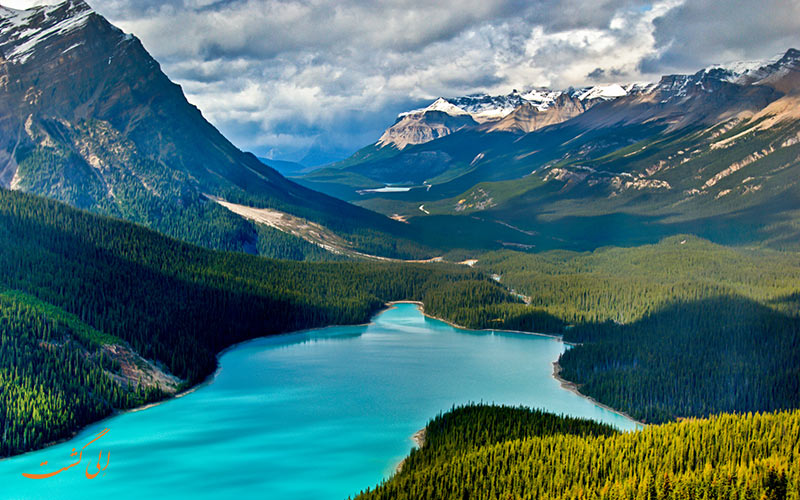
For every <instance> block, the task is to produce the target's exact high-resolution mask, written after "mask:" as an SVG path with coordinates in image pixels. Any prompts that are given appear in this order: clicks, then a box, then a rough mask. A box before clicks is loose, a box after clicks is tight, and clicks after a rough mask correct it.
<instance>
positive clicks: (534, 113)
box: [377, 84, 642, 149]
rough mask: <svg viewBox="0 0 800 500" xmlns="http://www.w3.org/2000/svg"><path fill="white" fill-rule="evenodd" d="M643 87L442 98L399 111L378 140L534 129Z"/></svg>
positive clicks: (400, 143) (393, 142)
mask: <svg viewBox="0 0 800 500" xmlns="http://www.w3.org/2000/svg"><path fill="white" fill-rule="evenodd" d="M641 88H642V87H641V86H637V85H629V86H627V87H623V86H621V85H618V84H611V85H600V86H594V87H582V88H577V89H575V88H570V89H568V90H552V89H547V88H532V89H528V90H525V91H523V92H519V91H517V90H514V91H512V92H511V93H510V94H507V95H499V96H493V95H488V94H472V95H468V96H462V97H453V98H447V99H445V98H443V97H439V98H438V99H436V100H435V101H433V103H431V104H430V105H429V106H427V107H425V108H419V109H414V110H411V111H406V112H403V113H400V114H399V115H398V116H397V121H396V122H395V123H394V125H392V126H391V127H389V128H388V129H387V130H386V132H384V134H383V135H382V136H381V138H380V139H379V140H378V142H377V146H379V147H385V146H393V147H396V148H398V149H403V148H405V147H406V146H408V145H411V144H424V143H426V142H429V141H432V140H434V139H438V138H440V137H444V136H446V135H448V134H451V133H453V132H455V131H457V130H462V129H464V128H470V127H480V128H481V129H482V130H486V131H501V130H502V131H513V132H532V131H534V130H537V129H539V128H541V127H543V126H547V125H553V124H555V123H560V122H562V121H564V120H567V119H569V118H572V117H574V116H576V114H579V113H582V112H583V111H585V110H587V109H589V108H590V107H591V106H593V105H594V104H596V103H598V102H604V101H608V100H612V99H616V98H618V97H623V96H626V95H628V94H629V92H630V91H638V90H640V89H641Z"/></svg>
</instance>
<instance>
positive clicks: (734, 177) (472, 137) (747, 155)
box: [301, 49, 800, 249]
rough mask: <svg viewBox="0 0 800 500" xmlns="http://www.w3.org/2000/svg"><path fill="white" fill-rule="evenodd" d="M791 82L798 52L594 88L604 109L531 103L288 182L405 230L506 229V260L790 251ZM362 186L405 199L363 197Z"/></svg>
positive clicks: (797, 138)
mask: <svg viewBox="0 0 800 500" xmlns="http://www.w3.org/2000/svg"><path fill="white" fill-rule="evenodd" d="M799 70H800V52H798V51H797V50H795V49H790V50H788V51H787V52H786V53H785V54H783V55H782V56H780V57H777V58H775V59H772V60H769V61H762V62H758V63H746V64H732V65H715V66H711V67H708V68H704V69H702V70H700V71H698V72H696V73H693V74H688V75H666V76H664V77H662V78H661V79H660V80H659V81H658V82H656V83H654V84H637V85H625V86H615V87H612V86H606V87H605V92H607V93H608V94H607V95H605V96H603V90H602V89H595V90H592V89H586V90H583V91H575V90H573V91H571V92H565V93H560V94H544V95H546V96H547V97H548V99H542V101H541V104H539V105H536V104H533V103H531V102H526V103H523V104H521V105H520V106H518V107H517V108H516V109H515V110H514V111H512V112H510V113H508V114H506V115H505V116H504V117H502V118H501V119H499V120H493V121H486V122H484V123H482V124H479V125H478V126H476V127H471V128H463V129H460V130H457V131H454V132H453V133H451V134H449V135H447V136H444V137H440V138H438V139H435V140H432V141H429V142H426V143H423V144H416V145H409V146H407V147H405V148H404V149H402V150H397V149H394V148H377V147H375V146H369V147H367V148H365V149H363V150H362V151H360V152H359V153H357V154H356V155H354V156H353V157H351V158H350V159H348V160H347V161H345V162H341V163H339V164H334V165H332V166H331V167H329V168H327V169H322V170H320V171H318V172H314V173H311V174H308V175H307V176H305V177H304V178H303V179H301V182H304V183H307V184H309V185H311V184H313V185H314V187H315V188H316V189H320V190H323V191H325V190H329V191H330V192H335V193H336V194H337V195H338V196H342V197H344V198H346V199H350V200H357V203H359V204H360V205H362V206H365V207H367V208H372V209H374V210H379V211H382V212H384V213H387V214H390V213H391V214H398V215H399V216H402V217H404V218H405V219H406V220H408V222H409V223H410V224H412V225H415V226H417V227H419V226H422V225H439V226H441V225H443V224H444V225H447V224H458V221H459V220H462V219H463V218H464V216H466V217H468V218H472V219H473V220H475V219H479V220H481V221H484V222H486V223H495V224H498V225H503V226H504V227H507V228H513V229H514V230H515V231H517V233H516V236H515V237H513V238H511V239H505V238H502V239H501V238H495V239H497V240H499V241H501V242H502V244H504V245H507V246H516V247H517V248H536V249H543V248H557V247H564V246H567V247H571V248H576V249H592V248H595V247H597V246H602V245H609V244H621V245H631V244H641V243H650V242H654V241H657V240H658V239H660V238H662V237H664V236H668V235H670V234H680V233H693V234H697V235H700V236H703V237H705V238H709V239H711V240H713V241H717V242H721V243H728V244H742V243H748V244H752V243H757V244H769V245H772V246H776V247H780V248H786V247H791V248H795V247H797V246H798V245H800V211H798V207H800V186H799V185H798V181H797V179H798V177H799V176H798V173H800V171H799V170H798V169H800V160H799V159H798V158H800V135H798V134H800V112H798V109H800V85H799V84H800V81H799V80H798V71H799ZM623 93H624V95H623ZM598 95H600V96H601V97H598V98H596V99H595V100H593V99H591V98H590V96H598ZM582 98H583V99H582ZM453 101H455V100H453ZM448 102H450V101H448ZM460 102H464V101H460ZM451 104H452V102H451ZM543 104H544V105H543ZM421 159H424V160H425V161H424V163H423V162H421ZM409 164H417V165H424V172H418V171H415V170H414V169H412V168H409ZM426 174H427V175H426ZM365 179H366V180H368V181H370V182H373V183H378V184H380V183H392V184H400V185H406V186H408V188H409V189H407V190H406V191H404V192H399V191H393V192H382V191H381V190H375V189H372V190H369V191H365V190H362V189H361V188H360V187H359V186H358V182H360V181H363V180H365ZM348 190H349V191H348ZM420 207H423V208H422V209H421V208H420ZM487 237H489V236H487ZM524 240H525V241H524Z"/></svg>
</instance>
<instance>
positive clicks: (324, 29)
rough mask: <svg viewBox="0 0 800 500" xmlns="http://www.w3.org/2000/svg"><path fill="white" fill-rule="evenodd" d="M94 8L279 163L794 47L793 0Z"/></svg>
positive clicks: (797, 19)
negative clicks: (597, 86)
mask: <svg viewBox="0 0 800 500" xmlns="http://www.w3.org/2000/svg"><path fill="white" fill-rule="evenodd" d="M0 3H2V4H4V5H7V6H11V7H18V8H19V7H25V6H28V5H30V4H32V3H36V2H35V1H31V0H0ZM46 3H57V2H53V1H49V2H46ZM89 3H90V4H91V5H92V7H94V8H95V9H96V10H97V11H98V12H100V13H101V14H103V15H104V16H106V17H107V18H108V19H109V20H110V21H111V22H113V23H115V24H116V25H117V26H119V27H121V28H122V29H124V30H125V31H126V32H130V33H133V34H135V35H136V36H137V37H139V38H140V39H141V40H142V42H143V43H144V46H145V47H146V48H147V50H148V51H149V52H150V53H151V54H152V55H153V56H154V57H155V58H156V59H157V60H158V61H159V62H160V63H161V64H162V67H163V69H164V71H165V72H166V73H167V75H169V77H170V78H172V79H173V80H174V81H176V82H177V83H179V84H180V85H182V86H183V89H184V91H185V92H186V94H187V97H188V98H189V100H190V101H191V102H192V103H194V104H196V105H197V106H198V107H200V109H201V110H202V111H203V114H204V115H205V116H206V117H207V118H208V119H209V120H210V121H211V122H212V123H214V124H215V125H216V126H217V127H219V128H220V129H221V130H222V132H223V133H224V134H225V135H226V136H227V137H228V138H230V139H231V140H232V141H233V142H234V143H235V144H237V145H238V146H239V147H241V148H243V149H246V150H250V151H253V152H255V153H256V154H259V155H261V156H267V157H273V156H274V157H275V158H287V159H299V158H301V157H302V156H303V155H304V154H305V152H306V151H307V150H308V149H309V148H310V147H311V146H312V145H313V144H314V143H315V141H316V142H317V143H318V144H319V145H322V146H323V149H329V150H332V151H333V152H334V153H338V154H340V155H344V154H346V153H349V152H351V151H353V150H356V149H358V148H359V147H361V146H364V145H366V144H369V143H372V142H374V141H375V140H377V138H378V137H379V136H380V134H381V132H382V131H383V129H385V128H386V127H387V126H389V125H391V123H392V122H393V121H394V118H395V116H396V114H397V113H398V112H400V111H404V110H407V109H409V108H411V107H416V106H420V105H424V104H426V103H427V102H428V101H431V100H433V99H434V98H436V97H438V96H445V97H448V96H458V95H464V94H469V93H474V92H491V93H498V94H505V93H508V92H510V91H511V90H512V89H515V88H516V89H523V88H529V87H532V86H549V87H554V88H566V87H568V86H581V85H587V84H593V83H608V82H630V81H642V80H657V79H658V77H659V76H660V75H661V74H665V73H673V72H694V71H696V70H697V69H700V68H701V67H703V66H706V65H709V64H713V63H719V62H729V61H734V60H742V59H759V58H768V57H772V56H774V55H777V54H779V53H782V52H783V51H785V50H786V49H787V48H789V47H793V46H794V47H798V46H800V0H761V1H758V2H757V1H755V0H655V1H645V0H641V1H640V0H538V1H537V0H529V1H521V0H391V1H390V0H372V1H356V0H340V1H328V0H89ZM798 48H800V47H798Z"/></svg>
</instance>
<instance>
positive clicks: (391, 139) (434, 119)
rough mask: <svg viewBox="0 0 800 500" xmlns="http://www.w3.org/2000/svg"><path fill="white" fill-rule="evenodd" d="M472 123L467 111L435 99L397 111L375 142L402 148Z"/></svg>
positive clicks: (436, 137) (422, 142) (435, 137)
mask: <svg viewBox="0 0 800 500" xmlns="http://www.w3.org/2000/svg"><path fill="white" fill-rule="evenodd" d="M476 125H478V122H476V121H475V120H474V119H473V118H472V116H470V114H469V113H467V112H466V111H464V110H462V109H461V108H459V107H457V106H455V105H453V104H451V103H449V102H448V101H446V100H444V99H437V100H436V101H434V102H433V104H431V105H430V106H428V107H427V108H425V109H422V110H417V111H411V112H409V113H404V114H401V115H400V116H399V117H398V118H397V122H395V124H394V125H392V126H391V127H389V128H388V129H386V132H384V133H383V135H382V136H381V138H380V139H378V143H377V145H378V146H380V147H385V146H394V147H396V148H397V149H403V148H405V147H406V146H408V145H410V144H424V143H426V142H430V141H433V140H435V139H438V138H440V137H444V136H446V135H449V134H452V133H453V132H455V131H457V130H461V129H463V128H469V127H474V126H476Z"/></svg>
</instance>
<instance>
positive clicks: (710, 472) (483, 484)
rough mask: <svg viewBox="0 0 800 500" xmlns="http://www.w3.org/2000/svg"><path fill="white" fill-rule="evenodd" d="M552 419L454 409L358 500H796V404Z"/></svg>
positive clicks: (799, 436) (799, 454) (799, 490)
mask: <svg viewBox="0 0 800 500" xmlns="http://www.w3.org/2000/svg"><path fill="white" fill-rule="evenodd" d="M559 418H560V417H555V416H553V415H547V414H542V413H539V412H536V411H533V410H526V409H522V408H516V409H511V408H502V407H467V408H464V409H457V410H455V411H453V412H451V413H449V414H445V415H443V416H440V417H437V418H436V419H434V420H433V421H432V422H431V423H430V424H429V425H428V427H427V428H426V430H427V438H426V443H425V446H424V447H423V448H422V449H421V450H418V451H413V452H412V454H411V455H410V456H409V458H408V460H407V461H406V462H405V463H404V465H403V467H402V470H401V471H400V472H399V473H397V474H396V475H395V476H394V477H392V478H390V479H389V480H387V481H385V482H383V483H382V484H380V485H378V486H377V487H376V488H375V489H374V490H366V491H365V492H362V494H360V495H359V496H358V497H357V498H359V499H362V500H368V499H369V500H372V499H375V500H377V499H386V500H389V499H391V500H404V499H409V500H411V499H414V500H425V499H431V500H434V499H435V500H450V499H452V500H463V499H467V498H468V499H471V500H481V499H487V500H489V499H492V500H494V499H498V500H500V499H503V500H505V499H514V500H517V499H519V500H528V499H530V500H533V499H541V498H547V499H552V500H561V499H576V500H577V499H586V498H596V499H609V500H618V499H625V500H634V499H636V500H643V499H647V500H671V499H676V500H677V499H698V500H700V499H707V500H723V499H724V500H741V499H764V500H785V499H793V500H796V499H797V498H800V466H798V464H800V412H798V411H795V412H791V413H789V412H782V413H769V414H759V413H755V414H751V413H748V414H746V415H730V414H725V415H719V416H714V417H712V418H710V419H707V420H687V421H683V422H679V423H671V424H664V425H658V426H650V427H648V428H647V429H645V430H643V431H640V432H635V433H624V434H623V433H616V432H613V431H611V430H610V429H608V428H607V427H605V426H601V425H599V424H592V423H591V422H585V421H584V422H581V421H579V420H576V419H562V422H560V423H559V422H558V419H559ZM518 422H522V423H518ZM509 424H510V425H509ZM485 426H488V427H489V430H488V431H485V432H484V431H482V430H481V429H482V428H483V427H485ZM505 429H508V432H507V434H505V437H504V434H503V433H504V430H505ZM484 435H485V437H484ZM460 436H464V437H463V438H461V437H460ZM476 436H477V437H476ZM423 457H424V458H423Z"/></svg>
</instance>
